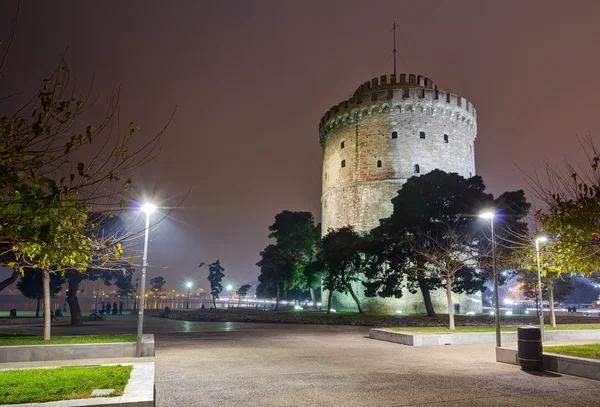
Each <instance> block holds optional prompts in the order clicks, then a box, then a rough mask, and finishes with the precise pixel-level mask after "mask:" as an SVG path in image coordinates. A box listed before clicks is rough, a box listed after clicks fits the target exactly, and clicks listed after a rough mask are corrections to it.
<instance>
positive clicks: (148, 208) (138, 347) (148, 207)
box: [135, 202, 156, 358]
mask: <svg viewBox="0 0 600 407" xmlns="http://www.w3.org/2000/svg"><path fill="white" fill-rule="evenodd" d="M140 209H141V210H142V212H145V213H146V233H145V237H144V257H143V258H142V281H141V282H140V284H141V288H140V290H141V293H140V308H139V311H138V326H137V341H136V344H135V355H136V356H137V357H138V358H139V357H141V356H142V334H143V331H144V305H145V304H144V303H145V301H146V297H147V296H148V294H145V291H146V265H147V263H148V234H149V232H150V215H152V213H154V212H155V211H156V205H154V204H153V203H150V202H146V203H145V204H144V205H142V207H141V208H140Z"/></svg>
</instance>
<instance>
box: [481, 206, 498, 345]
mask: <svg viewBox="0 0 600 407" xmlns="http://www.w3.org/2000/svg"><path fill="white" fill-rule="evenodd" d="M495 215H496V214H495V213H494V212H492V211H486V212H483V213H481V214H480V215H479V216H480V217H482V218H484V219H489V220H490V224H491V227H492V275H493V276H494V302H495V310H496V312H495V314H496V315H495V322H496V347H498V348H499V347H501V346H502V337H501V335H500V298H499V296H498V272H497V270H496V237H495V236H494V217H495Z"/></svg>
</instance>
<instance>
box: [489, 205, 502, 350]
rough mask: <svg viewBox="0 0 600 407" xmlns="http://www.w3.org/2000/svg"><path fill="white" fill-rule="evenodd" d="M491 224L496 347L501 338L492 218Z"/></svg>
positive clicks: (500, 343) (498, 345)
mask: <svg viewBox="0 0 600 407" xmlns="http://www.w3.org/2000/svg"><path fill="white" fill-rule="evenodd" d="M491 222H492V273H493V274H494V298H495V300H496V301H495V302H496V304H495V306H496V307H495V308H496V347H497V348H499V347H501V346H502V337H501V335H500V297H499V296H498V271H497V270H496V237H495V236H494V217H492V218H491Z"/></svg>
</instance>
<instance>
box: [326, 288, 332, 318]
mask: <svg viewBox="0 0 600 407" xmlns="http://www.w3.org/2000/svg"><path fill="white" fill-rule="evenodd" d="M331 298H333V290H329V293H328V294H327V313H328V314H330V313H331Z"/></svg>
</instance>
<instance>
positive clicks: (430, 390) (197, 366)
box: [0, 316, 600, 407]
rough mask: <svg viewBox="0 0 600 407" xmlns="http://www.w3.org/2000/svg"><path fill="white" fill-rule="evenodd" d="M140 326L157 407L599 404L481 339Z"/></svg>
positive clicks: (571, 382) (120, 328) (100, 328)
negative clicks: (426, 342)
mask: <svg viewBox="0 0 600 407" xmlns="http://www.w3.org/2000/svg"><path fill="white" fill-rule="evenodd" d="M146 325H147V328H146V331H147V332H154V333H155V335H156V341H157V350H156V358H155V361H156V375H157V377H156V379H157V383H156V392H157V405H158V406H180V407H183V406H235V407H243V406H253V407H256V406H311V407H313V406H314V407H320V406H336V407H342V406H343V407H352V406H361V407H368V406H390V407H395V406H557V407H559V406H560V407H563V406H600V385H599V384H598V382H596V381H592V380H587V379H582V378H577V377H572V376H565V375H562V376H561V375H556V374H545V375H533V374H529V373H525V372H523V371H521V370H520V369H519V368H518V367H516V366H511V365H507V364H501V363H496V362H495V361H494V347H493V346H492V345H488V344H485V345H460V346H456V345H455V346H445V347H424V348H421V347H408V346H402V345H397V344H392V343H387V342H381V341H375V340H370V339H367V338H366V336H367V334H368V329H366V328H359V327H346V326H308V325H276V324H242V323H206V322H189V321H174V320H163V319H157V318H148V319H147V324H146ZM39 329H40V327H23V326H18V327H0V335H3V334H7V333H8V332H14V333H23V334H24V333H38V332H36V330H39ZM134 331H135V318H134V317H126V316H123V317H118V319H117V317H115V318H112V319H111V320H110V321H107V322H106V323H102V324H100V323H94V325H90V326H87V327H84V328H78V329H74V328H70V327H55V329H54V334H55V335H59V334H60V335H68V334H73V333H79V334H90V333H112V332H114V333H130V332H131V333H133V332H134ZM86 362H88V361H86ZM73 363H82V361H73Z"/></svg>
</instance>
